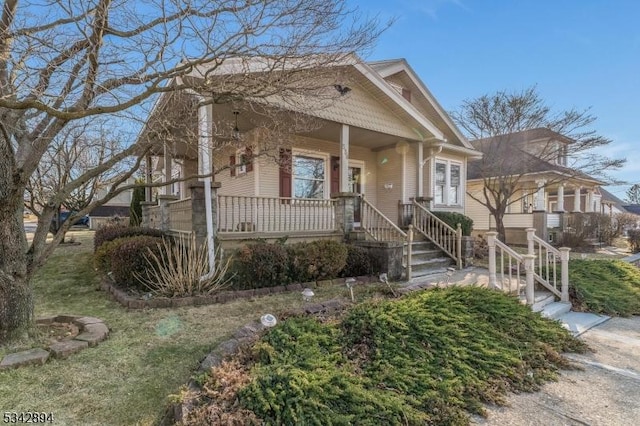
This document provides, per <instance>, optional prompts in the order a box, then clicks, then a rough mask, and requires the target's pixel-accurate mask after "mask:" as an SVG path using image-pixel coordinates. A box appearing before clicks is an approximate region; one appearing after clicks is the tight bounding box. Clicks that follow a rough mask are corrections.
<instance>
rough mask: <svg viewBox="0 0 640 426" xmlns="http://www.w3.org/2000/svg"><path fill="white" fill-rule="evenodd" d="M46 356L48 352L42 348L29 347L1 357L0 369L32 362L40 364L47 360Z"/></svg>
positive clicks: (47, 356)
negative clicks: (26, 349)
mask: <svg viewBox="0 0 640 426" xmlns="http://www.w3.org/2000/svg"><path fill="white" fill-rule="evenodd" d="M48 358H49V352H47V351H45V350H44V349H30V350H28V351H23V352H16V353H14V354H9V355H7V356H5V357H4V358H3V359H2V362H0V370H5V369H9V368H17V367H22V366H24V365H32V364H39V365H42V364H44V363H45V362H47V359H48Z"/></svg>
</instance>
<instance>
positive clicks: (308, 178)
mask: <svg viewBox="0 0 640 426" xmlns="http://www.w3.org/2000/svg"><path fill="white" fill-rule="evenodd" d="M292 177H293V196H294V198H324V194H325V182H326V174H325V159H324V158H320V157H313V156H308V155H294V156H293V161H292Z"/></svg>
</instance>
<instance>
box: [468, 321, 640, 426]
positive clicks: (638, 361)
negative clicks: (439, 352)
mask: <svg viewBox="0 0 640 426" xmlns="http://www.w3.org/2000/svg"><path fill="white" fill-rule="evenodd" d="M580 338H581V339H583V340H584V341H585V342H586V343H587V344H588V345H589V346H590V347H591V348H592V349H593V352H589V353H586V354H581V355H569V357H570V359H571V360H572V361H574V362H575V364H576V365H577V366H578V367H580V368H581V369H582V370H568V371H567V370H564V371H562V372H561V376H560V379H559V380H558V381H557V382H554V383H549V384H546V385H545V386H544V387H543V388H542V389H541V390H540V391H539V392H535V393H523V394H519V395H511V396H510V397H509V398H508V402H509V405H510V406H509V407H489V410H488V411H489V416H488V418H486V419H484V418H481V417H474V419H473V421H474V423H476V424H482V425H496V426H497V425H500V426H502V425H541V426H542V425H544V426H555V425H602V426H617V425H620V426H627V425H634V424H640V317H631V318H612V319H610V320H609V321H607V322H605V323H603V324H600V325H598V326H596V327H594V328H592V329H590V330H588V331H586V332H584V333H583V334H582V335H581V336H580Z"/></svg>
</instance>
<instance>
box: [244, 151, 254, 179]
mask: <svg viewBox="0 0 640 426" xmlns="http://www.w3.org/2000/svg"><path fill="white" fill-rule="evenodd" d="M244 152H245V155H246V158H247V164H246V166H247V173H249V172H252V171H253V148H251V147H250V146H248V147H247V148H245V150H244Z"/></svg>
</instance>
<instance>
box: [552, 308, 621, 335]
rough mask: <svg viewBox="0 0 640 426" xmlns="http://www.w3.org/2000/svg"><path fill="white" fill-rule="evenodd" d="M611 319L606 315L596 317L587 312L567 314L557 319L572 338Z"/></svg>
mask: <svg viewBox="0 0 640 426" xmlns="http://www.w3.org/2000/svg"><path fill="white" fill-rule="evenodd" d="M609 319H611V317H608V316H606V315H596V314H591V313H587V312H567V313H566V314H564V315H561V316H560V317H558V321H560V322H561V323H562V325H563V327H564V328H566V329H567V330H569V331H570V332H571V333H572V334H573V335H574V336H579V335H581V334H582V333H584V332H585V331H587V330H589V329H591V328H593V327H595V326H597V325H600V324H602V323H603V322H605V321H607V320H609Z"/></svg>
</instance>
